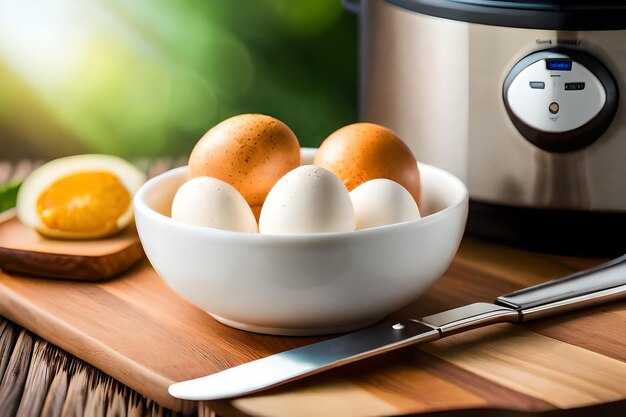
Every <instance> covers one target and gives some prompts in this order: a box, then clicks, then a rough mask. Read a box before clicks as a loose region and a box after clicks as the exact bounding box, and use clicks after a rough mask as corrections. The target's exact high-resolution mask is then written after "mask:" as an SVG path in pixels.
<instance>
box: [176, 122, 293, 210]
mask: <svg viewBox="0 0 626 417" xmlns="http://www.w3.org/2000/svg"><path fill="white" fill-rule="evenodd" d="M298 166H300V145H299V143H298V139H297V138H296V135H295V134H294V133H293V132H292V131H291V129H289V127H288V126H287V125H286V124H284V123H283V122H281V121H280V120H277V119H275V118H273V117H270V116H265V115H262V114H241V115H239V116H234V117H231V118H230V119H226V120H224V121H223V122H221V123H219V124H218V125H216V126H214V127H213V128H212V129H211V130H209V131H208V132H207V133H205V135H204V136H203V137H202V138H201V139H200V140H199V141H198V143H197V144H196V146H195V147H194V149H193V151H192V152H191V156H190V157H189V178H195V177H199V176H208V177H213V178H217V179H220V180H222V181H225V182H227V183H229V184H231V185H232V186H233V187H235V188H236V189H237V190H238V191H239V192H240V193H241V195H243V197H244V198H245V199H246V201H247V202H248V204H249V205H250V207H251V208H252V211H253V212H254V215H255V216H256V218H257V220H258V218H259V214H260V212H261V207H262V206H263V202H264V201H265V197H266V196H267V193H268V192H269V190H270V189H271V188H272V186H273V185H274V184H275V183H276V181H278V180H279V179H280V178H281V177H282V176H283V175H285V174H286V173H287V172H289V171H291V170H292V169H294V168H297V167H298Z"/></svg>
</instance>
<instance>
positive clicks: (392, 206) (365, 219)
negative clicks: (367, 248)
mask: <svg viewBox="0 0 626 417" xmlns="http://www.w3.org/2000/svg"><path fill="white" fill-rule="evenodd" d="M350 198H351V199H352V205H353V206H354V212H355V214H356V228H357V229H370V228H372V227H378V226H384V225H387V224H395V223H402V222H408V221H411V220H417V219H419V218H420V212H419V209H418V207H417V204H415V200H414V199H413V196H412V195H411V193H409V192H408V191H407V190H406V188H404V187H403V186H401V185H400V184H398V183H397V182H395V181H391V180H388V179H384V178H378V179H375V180H370V181H367V182H364V183H363V184H361V185H359V186H358V187H356V188H355V189H353V190H352V191H351V192H350Z"/></svg>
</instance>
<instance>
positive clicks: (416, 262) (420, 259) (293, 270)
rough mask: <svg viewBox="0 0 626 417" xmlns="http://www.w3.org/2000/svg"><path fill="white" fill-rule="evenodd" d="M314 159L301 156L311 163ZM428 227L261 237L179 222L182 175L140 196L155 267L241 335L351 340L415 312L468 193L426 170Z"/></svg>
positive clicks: (453, 243)
mask: <svg viewBox="0 0 626 417" xmlns="http://www.w3.org/2000/svg"><path fill="white" fill-rule="evenodd" d="M313 152H314V150H303V163H310V161H311V159H312V155H313ZM419 167H420V172H421V178H422V192H423V195H422V201H423V203H422V207H421V210H422V215H423V217H422V218H421V219H420V220H416V221H411V222H406V223H401V224H395V225H389V226H383V227H379V228H374V229H367V230H359V231H355V232H344V233H320V234H307V235H295V236H294V235H290V236H276V235H261V234H252V233H239V232H231V231H225V230H219V229H212V228H207V227H201V226H195V225H188V224H183V223H179V222H176V221H174V220H172V219H171V218H170V217H169V213H170V207H171V203H172V199H173V197H174V194H175V193H176V190H177V189H178V187H179V186H180V185H181V184H183V182H184V181H185V180H186V175H187V168H186V167H183V168H177V169H173V170H171V171H168V172H166V173H164V174H161V175H159V176H157V177H155V178H153V179H151V180H150V181H148V182H147V183H146V184H145V185H144V186H143V187H142V188H141V189H140V190H139V191H138V192H137V194H136V196H135V200H134V206H135V219H136V224H137V229H138V231H139V237H140V239H141V242H142V244H143V247H144V249H145V252H146V254H147V256H148V259H149V260H150V262H151V263H152V265H153V266H154V268H155V269H156V270H157V272H158V273H159V274H160V275H161V277H163V279H164V280H165V281H166V282H167V283H168V284H169V285H170V286H171V287H172V288H173V289H174V290H175V291H176V292H177V293H178V294H180V296H182V297H183V298H185V299H187V300H188V301H190V302H192V303H194V304H196V305H197V306H198V307H200V308H201V309H203V310H205V311H206V312H208V313H209V314H210V315H211V316H213V317H214V318H215V319H217V320H219V321H220V322H222V323H224V324H227V325H229V326H233V327H236V328H239V329H243V330H249V331H253V332H259V333H269V334H279V335H313V334H326V333H335V332H341V331H347V330H352V329H355V328H358V327H363V326H366V325H368V324H370V323H373V322H376V321H378V320H380V319H382V318H383V317H385V316H386V315H388V314H389V313H392V312H393V311H395V310H398V309H399V308H401V307H403V306H405V305H406V304H408V303H410V302H411V301H412V300H414V299H415V298H416V297H418V296H419V295H420V294H422V293H423V292H424V291H426V289H428V288H429V287H430V286H431V285H432V284H433V283H434V282H435V280H437V278H439V277H440V276H441V275H442V274H443V273H444V272H445V270H446V269H447V268H448V266H449V264H450V262H451V261H452V258H453V257H454V254H455V253H456V250H457V248H458V245H459V242H460V240H461V237H462V235H463V230H464V227H465V220H466V217H467V202H468V193H467V189H466V187H465V185H463V183H462V182H461V181H460V180H459V179H457V178H456V177H454V176H453V175H452V174H449V173H447V172H445V171H443V170H441V169H438V168H435V167H432V166H429V165H426V164H421V163H420V165H419Z"/></svg>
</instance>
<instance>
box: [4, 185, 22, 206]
mask: <svg viewBox="0 0 626 417" xmlns="http://www.w3.org/2000/svg"><path fill="white" fill-rule="evenodd" d="M20 185H21V182H20V181H11V182H9V183H7V184H0V213H2V212H3V211H4V210H8V209H10V208H13V207H15V202H16V200H17V191H18V190H19V188H20Z"/></svg>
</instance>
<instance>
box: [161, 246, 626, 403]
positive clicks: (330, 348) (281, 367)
mask: <svg viewBox="0 0 626 417" xmlns="http://www.w3.org/2000/svg"><path fill="white" fill-rule="evenodd" d="M624 297H626V255H624V256H622V257H620V258H616V259H614V260H612V261H609V262H607V263H604V264H601V265H598V266H596V267H594V268H591V269H589V270H586V271H582V272H578V273H575V274H573V275H570V276H567V277H564V278H561V279H557V280H553V281H549V282H546V283H543V284H539V285H535V286H533V287H529V288H525V289H523V290H519V291H516V292H513V293H511V294H507V295H503V296H501V297H498V298H497V299H496V301H495V303H494V304H490V303H474V304H469V305H466V306H463V307H459V308H455V309H452V310H448V311H444V312H442V313H438V314H433V315H431V316H427V317H424V318H422V319H421V320H407V321H403V322H401V323H396V324H393V323H382V324H378V325H376V326H372V327H369V328H367V329H364V330H361V331H358V332H354V333H350V334H347V335H345V336H340V337H336V338H334V339H328V340H326V341H323V342H319V343H314V344H312V345H308V346H303V347H301V348H298V349H293V350H289V351H286V352H282V353H278V354H276V355H272V356H268V357H266V358H263V359H258V360H255V361H251V362H248V363H245V364H243V365H239V366H236V367H234V368H230V369H226V370H225V371H222V372H218V373H215V374H213V375H209V376H205V377H203V378H197V379H192V380H189V381H184V382H179V383H176V384H172V385H170V387H169V393H170V394H171V395H172V396H173V397H177V398H181V399H185V400H217V399H222V398H231V397H238V396H242V395H246V394H251V393H254V392H258V391H261V390H264V389H267V388H271V387H275V386H277V385H281V384H284V383H286V382H290V381H294V380H296V379H300V378H304V377H306V376H309V375H312V374H316V373H319V372H322V371H325V370H328V369H331V368H336V367H339V366H342V365H345V364H347V363H350V362H355V361H358V360H361V359H363V358H367V357H370V356H374V355H378V354H380V353H383V352H387V351H391V350H394V349H399V348H401V347H405V346H408V345H412V344H418V343H426V342H430V341H432V340H436V339H439V338H441V337H445V336H448V335H452V334H455V333H460V332H464V331H467V330H471V329H474V328H477V327H483V326H486V325H489V324H493V323H502V322H514V323H516V322H522V321H526V320H532V319H535V318H540V317H545V316H549V315H553V314H558V313H562V312H565V311H570V310H575V309H578V308H582V307H587V306H591V305H596V304H600V303H604V302H608V301H613V300H617V299H621V298H624Z"/></svg>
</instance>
